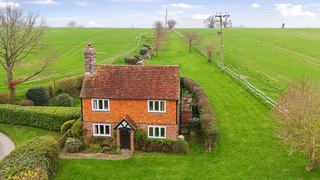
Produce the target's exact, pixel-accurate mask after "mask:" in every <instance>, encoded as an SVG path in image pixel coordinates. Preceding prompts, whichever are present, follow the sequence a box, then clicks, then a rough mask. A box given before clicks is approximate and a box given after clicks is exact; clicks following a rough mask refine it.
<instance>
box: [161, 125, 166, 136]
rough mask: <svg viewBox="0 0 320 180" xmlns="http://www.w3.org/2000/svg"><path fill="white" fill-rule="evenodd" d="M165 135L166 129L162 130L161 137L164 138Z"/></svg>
mask: <svg viewBox="0 0 320 180" xmlns="http://www.w3.org/2000/svg"><path fill="white" fill-rule="evenodd" d="M164 134H165V130H164V127H162V128H161V137H164Z"/></svg>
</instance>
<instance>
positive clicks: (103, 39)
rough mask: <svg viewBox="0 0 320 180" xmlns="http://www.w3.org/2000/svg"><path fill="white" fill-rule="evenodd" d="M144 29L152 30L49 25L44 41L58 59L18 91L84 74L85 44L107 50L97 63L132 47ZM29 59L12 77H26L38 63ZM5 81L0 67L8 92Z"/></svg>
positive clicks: (4, 75)
mask: <svg viewBox="0 0 320 180" xmlns="http://www.w3.org/2000/svg"><path fill="white" fill-rule="evenodd" d="M144 32H151V29H112V28H109V29H105V28H50V31H49V33H48V35H47V36H46V38H45V40H44V42H43V43H51V44H52V48H53V49H58V50H59V52H60V53H59V58H58V60H57V61H56V62H55V63H54V64H53V65H52V66H51V67H50V68H49V69H48V70H47V71H46V72H44V73H41V74H39V75H38V76H36V77H35V78H34V79H32V80H33V81H34V80H36V82H28V83H24V84H21V85H18V86H17V91H18V94H19V90H21V89H25V88H29V87H33V86H35V85H41V84H44V83H48V82H52V81H53V80H54V79H56V80H57V79H61V78H64V77H68V76H75V75H80V74H82V73H84V68H83V67H84V60H83V55H82V50H83V49H84V48H85V47H86V46H87V43H92V46H93V47H94V48H96V50H97V52H107V54H99V55H98V56H97V62H98V63H100V64H101V63H104V62H106V61H107V60H109V59H110V58H112V57H114V56H116V55H118V54H120V53H121V52H124V51H127V50H129V49H131V48H132V47H134V46H135V45H136V44H137V42H138V36H139V35H140V34H141V33H144ZM29 59H30V60H28V61H27V60H25V61H24V62H22V63H21V64H19V68H18V69H17V71H15V72H14V78H15V79H16V78H19V77H25V76H26V75H28V74H30V73H32V72H33V71H34V68H37V66H33V65H37V64H38V60H37V58H35V57H32V56H31V57H29ZM5 80H6V72H4V70H3V68H1V69H0V82H1V83H0V91H7V87H6V86H5V85H4V83H3V82H4V81H5ZM32 80H31V81H32Z"/></svg>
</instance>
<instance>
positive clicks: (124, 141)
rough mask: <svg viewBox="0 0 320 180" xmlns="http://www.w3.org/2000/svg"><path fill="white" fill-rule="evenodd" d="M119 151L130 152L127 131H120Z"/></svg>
mask: <svg viewBox="0 0 320 180" xmlns="http://www.w3.org/2000/svg"><path fill="white" fill-rule="evenodd" d="M120 149H129V150H131V147H130V133H129V129H120Z"/></svg>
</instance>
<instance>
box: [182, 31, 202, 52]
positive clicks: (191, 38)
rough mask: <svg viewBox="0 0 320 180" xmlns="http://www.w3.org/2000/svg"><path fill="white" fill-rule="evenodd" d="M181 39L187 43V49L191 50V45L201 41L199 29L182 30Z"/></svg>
mask: <svg viewBox="0 0 320 180" xmlns="http://www.w3.org/2000/svg"><path fill="white" fill-rule="evenodd" d="M183 40H184V41H185V42H187V43H188V44H189V51H191V47H192V45H197V44H200V43H201V41H202V37H201V36H200V33H199V31H197V30H193V29H189V30H186V31H185V32H184V39H183Z"/></svg>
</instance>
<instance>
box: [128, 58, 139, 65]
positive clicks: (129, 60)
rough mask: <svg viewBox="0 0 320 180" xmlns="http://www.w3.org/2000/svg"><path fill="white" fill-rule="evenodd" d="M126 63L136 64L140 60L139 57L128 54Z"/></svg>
mask: <svg viewBox="0 0 320 180" xmlns="http://www.w3.org/2000/svg"><path fill="white" fill-rule="evenodd" d="M125 61H126V63H128V64H130V65H136V64H137V62H138V59H137V58H136V57H134V56H127V57H126V58H125Z"/></svg>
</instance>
